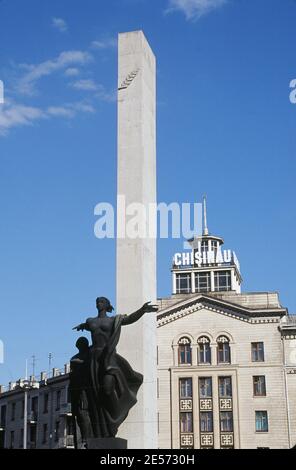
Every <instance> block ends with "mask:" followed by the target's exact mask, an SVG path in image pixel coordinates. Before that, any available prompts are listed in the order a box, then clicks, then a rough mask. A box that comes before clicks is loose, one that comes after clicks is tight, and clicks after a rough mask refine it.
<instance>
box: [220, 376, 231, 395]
mask: <svg viewBox="0 0 296 470" xmlns="http://www.w3.org/2000/svg"><path fill="white" fill-rule="evenodd" d="M219 397H220V398H231V397H232V384H231V377H219Z"/></svg>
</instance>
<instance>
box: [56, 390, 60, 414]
mask: <svg viewBox="0 0 296 470" xmlns="http://www.w3.org/2000/svg"><path fill="white" fill-rule="evenodd" d="M60 409H61V390H57V397H56V411H58V410H60Z"/></svg>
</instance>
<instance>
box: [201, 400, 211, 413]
mask: <svg viewBox="0 0 296 470" xmlns="http://www.w3.org/2000/svg"><path fill="white" fill-rule="evenodd" d="M199 408H200V410H206V411H211V410H212V408H213V405H212V400H211V399H208V400H204V399H202V400H200V402H199Z"/></svg>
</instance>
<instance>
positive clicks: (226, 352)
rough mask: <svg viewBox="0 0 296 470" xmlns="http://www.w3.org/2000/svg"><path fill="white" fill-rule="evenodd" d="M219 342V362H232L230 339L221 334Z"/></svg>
mask: <svg viewBox="0 0 296 470" xmlns="http://www.w3.org/2000/svg"><path fill="white" fill-rule="evenodd" d="M217 344H218V350H217V351H218V357H217V360H218V364H230V362H231V361H230V345H229V339H228V338H227V337H226V336H219V338H218V339H217Z"/></svg>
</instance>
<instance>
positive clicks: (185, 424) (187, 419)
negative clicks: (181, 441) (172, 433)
mask: <svg viewBox="0 0 296 470" xmlns="http://www.w3.org/2000/svg"><path fill="white" fill-rule="evenodd" d="M180 427H181V433H187V432H193V419H192V413H180Z"/></svg>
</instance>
